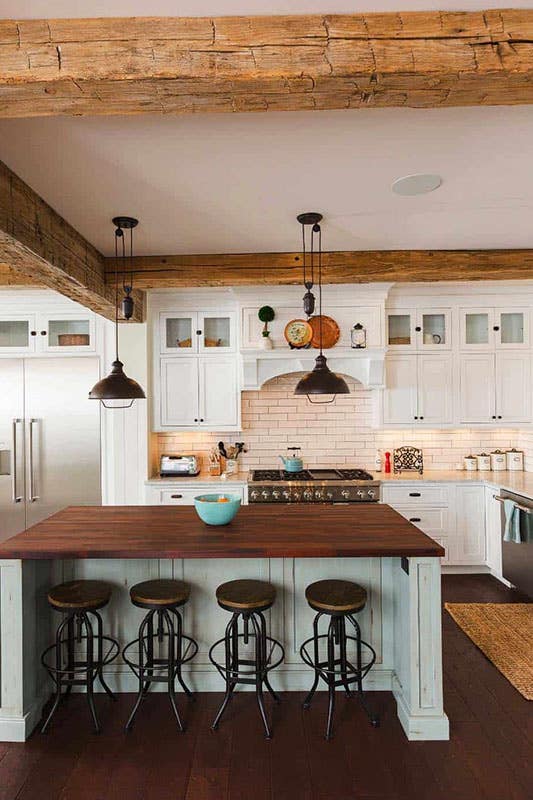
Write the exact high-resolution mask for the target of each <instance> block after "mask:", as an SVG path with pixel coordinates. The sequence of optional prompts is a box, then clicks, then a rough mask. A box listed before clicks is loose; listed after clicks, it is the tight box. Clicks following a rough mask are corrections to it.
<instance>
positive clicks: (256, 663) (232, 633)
mask: <svg viewBox="0 0 533 800" xmlns="http://www.w3.org/2000/svg"><path fill="white" fill-rule="evenodd" d="M239 619H242V624H243V632H242V633H239ZM250 627H251V629H252V630H251V631H250ZM250 639H252V640H253V643H254V651H253V658H250V657H248V658H247V657H245V656H246V655H247V654H244V653H240V652H239V648H240V643H241V641H242V644H243V645H244V646H246V645H248V643H249V641H250ZM269 643H270V646H271V648H270V652H269V651H268V645H269ZM222 644H223V645H224V662H223V663H219V662H218V661H217V660H216V659H215V657H214V655H213V654H214V652H215V651H216V649H217V648H219V647H220V646H221V645H222ZM274 651H276V656H277V660H276V661H274V660H273V658H272V655H273V652H274ZM250 655H251V654H250ZM284 655H285V654H284V650H283V647H282V646H281V644H280V643H279V642H277V641H276V640H275V639H272V638H271V637H270V636H267V634H266V622H265V618H264V615H263V614H262V613H261V611H249V612H248V611H244V612H238V611H235V612H233V614H232V617H231V620H230V621H229V622H228V624H227V626H226V632H225V636H224V638H223V639H220V640H219V641H218V642H215V644H214V645H213V646H212V647H211V650H210V651H209V659H210V661H211V663H212V664H213V665H214V666H215V667H216V668H217V670H218V671H219V673H220V674H221V676H222V677H223V678H224V681H225V684H226V691H225V694H224V699H223V701H222V705H221V706H220V708H219V710H218V713H217V715H216V717H215V720H214V722H213V724H212V726H211V727H212V728H213V730H216V729H217V728H218V726H219V723H220V720H221V719H222V716H223V714H224V712H225V710H226V708H227V706H228V703H229V701H230V699H231V696H232V694H233V691H234V689H235V686H236V685H237V684H239V683H241V684H251V685H253V686H254V687H255V696H256V700H257V705H258V708H259V714H260V716H261V721H262V723H263V727H264V730H265V736H266V738H267V739H271V738H272V730H271V728H270V725H269V722H268V718H267V714H266V710H265V703H264V696H263V686H265V687H266V689H267V691H268V692H269V693H270V694H271V696H272V697H273V699H274V700H275V701H276V702H279V697H278V695H277V694H276V692H275V691H274V689H273V688H272V686H271V685H270V681H269V680H268V673H269V672H270V670H271V669H274V668H275V667H277V666H278V665H279V664H280V663H281V662H282V660H283V658H284Z"/></svg>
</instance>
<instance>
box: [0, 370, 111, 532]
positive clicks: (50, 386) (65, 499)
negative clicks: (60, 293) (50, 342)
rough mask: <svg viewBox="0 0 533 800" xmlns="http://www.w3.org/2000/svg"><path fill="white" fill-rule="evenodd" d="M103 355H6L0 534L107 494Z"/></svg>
mask: <svg viewBox="0 0 533 800" xmlns="http://www.w3.org/2000/svg"><path fill="white" fill-rule="evenodd" d="M98 378H99V363H98V359H97V358H76V357H74V358H35V359H32V358H10V359H0V541H3V540H4V539H7V538H8V537H9V536H14V535H15V534H16V533H19V532H20V531H23V530H25V529H26V528H29V527H30V525H34V524H35V523H36V522H39V521H40V520H42V519H45V518H46V517H48V516H50V514H53V513H55V512H56V511H59V509H61V508H64V507H65V506H68V505H93V504H98V503H100V501H101V483H100V408H99V405H100V404H99V403H98V402H96V401H95V400H89V399H88V397H87V395H88V392H89V390H90V388H91V387H92V386H93V385H94V384H95V383H96V381H97V380H98Z"/></svg>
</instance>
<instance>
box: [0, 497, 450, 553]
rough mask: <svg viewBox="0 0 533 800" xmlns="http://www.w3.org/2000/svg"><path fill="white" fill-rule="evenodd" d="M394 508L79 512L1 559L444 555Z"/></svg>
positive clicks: (13, 544)
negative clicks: (206, 519) (226, 519)
mask: <svg viewBox="0 0 533 800" xmlns="http://www.w3.org/2000/svg"><path fill="white" fill-rule="evenodd" d="M443 555H444V549H443V548H442V547H441V545H440V544H437V542H434V541H433V539H430V538H429V536H426V535H425V534H424V533H422V532H421V531H420V530H419V529H418V528H416V527H415V526H414V525H412V524H411V523H410V522H408V521H407V520H406V519H404V518H403V517H402V516H401V515H400V514H398V513H397V512H396V511H394V510H393V509H392V508H391V507H390V506H388V505H382V504H377V503H376V504H375V505H371V504H358V505H348V506H342V505H335V506H321V505H313V506H305V505H294V506H287V505H280V506H269V505H260V504H258V505H250V506H243V507H242V508H241V509H240V511H239V513H238V514H237V516H236V517H235V518H234V520H233V521H232V522H231V523H230V524H229V525H225V526H220V527H211V526H208V525H205V524H204V523H203V522H202V521H201V520H200V519H199V517H198V516H197V514H196V511H195V510H194V508H193V507H191V506H180V507H176V506H71V507H69V508H65V509H63V510H62V511H59V512H58V513H57V514H54V515H53V516H51V517H48V519H46V520H44V521H43V522H39V523H38V524H37V525H34V526H33V527H31V528H28V530H27V531H25V532H24V533H19V534H18V535H17V536H13V537H12V538H11V539H7V540H6V541H5V542H2V543H0V559H5V558H16V559H47V558H48V559H62V558H254V557H257V558H335V557H339V556H340V557H342V556H344V557H349V556H352V557H353V556H356V557H357V556H383V557H386V556H407V557H408V556H435V557H439V556H443Z"/></svg>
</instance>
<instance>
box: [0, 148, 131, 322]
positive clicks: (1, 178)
mask: <svg viewBox="0 0 533 800" xmlns="http://www.w3.org/2000/svg"><path fill="white" fill-rule="evenodd" d="M0 267H3V268H5V267H7V268H9V269H10V270H15V272H16V273H17V274H18V275H20V276H27V277H28V278H30V279H31V280H32V281H34V282H36V283H39V284H42V285H44V286H48V287H49V288H50V289H55V290H56V291H57V292H60V293H61V294H64V295H65V296H66V297H70V298H71V300H75V301H76V302H78V303H81V304H82V305H84V306H87V308H90V309H92V311H96V312H97V313H98V314H101V315H102V316H104V317H107V318H108V319H114V317H115V294H114V290H113V288H112V287H111V286H108V285H107V284H106V281H105V272H104V257H103V256H102V255H101V253H99V252H98V250H96V248H94V247H93V246H92V245H91V244H90V243H89V242H88V241H87V240H86V239H84V238H83V236H81V234H79V233H78V232H77V231H76V230H74V228H73V227H72V226H71V225H69V224H68V222H66V221H65V220H64V219H63V218H62V217H60V216H59V214H58V213H57V212H55V211H54V209H53V208H51V207H50V206H49V205H48V204H47V203H45V202H44V200H42V198H41V197H39V195H38V194H36V192H34V191H33V189H31V188H30V187H29V186H28V185H27V184H26V183H24V181H22V180H21V179H20V178H19V177H18V176H17V175H15V173H14V172H12V171H11V170H10V169H9V168H8V167H6V165H5V164H3V163H2V162H0ZM135 300H136V303H135V307H136V310H135V317H134V319H135V320H136V321H141V320H142V318H143V295H142V293H141V292H140V291H139V290H138V289H135Z"/></svg>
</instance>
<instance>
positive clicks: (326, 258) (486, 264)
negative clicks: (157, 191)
mask: <svg viewBox="0 0 533 800" xmlns="http://www.w3.org/2000/svg"><path fill="white" fill-rule="evenodd" d="M114 262H115V260H114V259H113V258H106V259H105V269H106V275H107V279H108V281H109V282H112V280H113V274H114V272H113V271H114ZM322 264H323V280H324V283H374V282H379V281H387V282H393V283H407V282H408V283H412V282H418V281H424V282H425V281H480V280H527V279H529V280H530V279H532V278H533V250H362V251H337V252H326V253H323V254H322ZM132 266H133V271H134V275H135V285H136V286H137V287H139V288H140V289H162V288H172V287H174V288H176V287H182V288H184V287H194V286H254V285H261V284H263V285H276V284H277V285H291V284H297V283H301V282H302V260H301V253H239V254H219V255H169V256H137V257H136V258H134V259H133V265H132Z"/></svg>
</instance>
